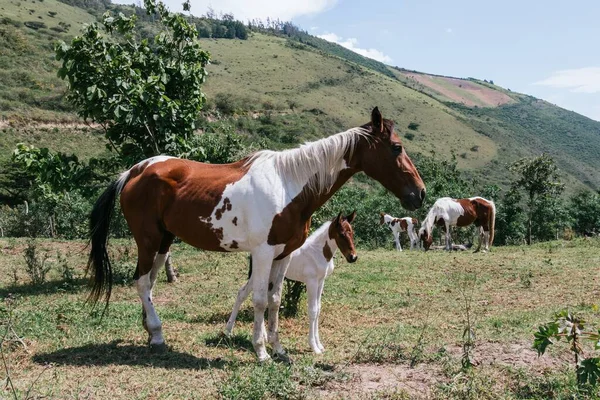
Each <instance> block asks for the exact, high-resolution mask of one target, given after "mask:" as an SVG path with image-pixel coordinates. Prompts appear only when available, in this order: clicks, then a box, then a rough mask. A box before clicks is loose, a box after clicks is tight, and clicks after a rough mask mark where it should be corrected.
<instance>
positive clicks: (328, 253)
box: [323, 242, 333, 261]
mask: <svg viewBox="0 0 600 400" xmlns="http://www.w3.org/2000/svg"><path fill="white" fill-rule="evenodd" d="M323 256H324V257H325V259H326V260H327V261H330V260H331V259H332V258H333V253H332V252H331V248H330V247H329V243H327V242H325V246H323Z"/></svg>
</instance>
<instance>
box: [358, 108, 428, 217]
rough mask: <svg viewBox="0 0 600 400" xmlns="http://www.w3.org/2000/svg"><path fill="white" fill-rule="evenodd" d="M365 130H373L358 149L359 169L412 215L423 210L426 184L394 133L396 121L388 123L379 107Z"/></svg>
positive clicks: (374, 110) (373, 112)
mask: <svg viewBox="0 0 600 400" xmlns="http://www.w3.org/2000/svg"><path fill="white" fill-rule="evenodd" d="M363 128H365V129H368V130H370V134H369V136H368V140H365V141H364V142H363V143H362V144H361V148H360V149H357V150H358V151H357V157H356V164H357V165H356V167H357V168H359V169H361V170H362V171H364V172H365V173H366V174H367V175H368V176H370V177H371V178H373V179H375V180H376V181H378V182H379V183H381V184H382V185H383V186H384V187H385V188H386V189H387V190H389V191H390V192H392V193H393V194H394V195H395V196H396V197H397V198H398V199H400V203H402V207H404V208H406V209H407V210H411V211H412V210H415V209H417V208H420V207H421V206H422V205H423V200H424V199H425V184H424V183H423V181H422V180H421V176H420V175H419V171H417V168H416V167H415V166H414V164H413V163H412V161H411V160H410V157H408V154H406V150H405V149H404V146H402V142H401V141H400V138H399V137H398V134H397V133H396V131H395V130H394V121H391V120H389V119H384V118H383V116H382V115H381V112H379V109H378V108H377V107H375V108H374V109H373V111H372V113H371V122H370V123H369V124H366V125H364V126H363ZM351 166H352V165H351Z"/></svg>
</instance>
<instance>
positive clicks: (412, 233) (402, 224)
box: [379, 212, 419, 251]
mask: <svg viewBox="0 0 600 400" xmlns="http://www.w3.org/2000/svg"><path fill="white" fill-rule="evenodd" d="M418 223H419V221H418V220H417V219H416V218H412V217H404V218H395V217H392V216H391V215H389V214H386V213H382V212H381V213H379V225H383V224H386V225H387V226H388V228H390V229H391V230H392V234H393V235H394V243H395V244H396V250H398V251H402V246H400V232H406V234H407V235H408V239H409V240H410V249H411V250H413V249H415V248H417V247H418V246H419V237H418V236H417V231H416V229H415V227H416V226H417V224H418Z"/></svg>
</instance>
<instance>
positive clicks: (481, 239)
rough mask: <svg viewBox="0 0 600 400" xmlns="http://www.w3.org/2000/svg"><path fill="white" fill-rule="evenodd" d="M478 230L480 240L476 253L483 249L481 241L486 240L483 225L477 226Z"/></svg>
mask: <svg viewBox="0 0 600 400" xmlns="http://www.w3.org/2000/svg"><path fill="white" fill-rule="evenodd" d="M477 230H478V231H479V234H478V235H477V237H478V239H479V240H477V248H476V249H475V251H474V253H477V252H479V250H481V242H482V241H483V240H484V233H483V232H484V231H483V227H482V226H480V227H479V228H477Z"/></svg>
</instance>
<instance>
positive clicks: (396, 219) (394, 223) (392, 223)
mask: <svg viewBox="0 0 600 400" xmlns="http://www.w3.org/2000/svg"><path fill="white" fill-rule="evenodd" d="M396 222H398V218H394V219H393V220H392V222H391V223H390V225H391V226H394V225H396Z"/></svg>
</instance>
